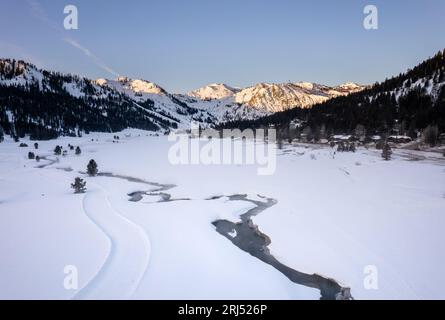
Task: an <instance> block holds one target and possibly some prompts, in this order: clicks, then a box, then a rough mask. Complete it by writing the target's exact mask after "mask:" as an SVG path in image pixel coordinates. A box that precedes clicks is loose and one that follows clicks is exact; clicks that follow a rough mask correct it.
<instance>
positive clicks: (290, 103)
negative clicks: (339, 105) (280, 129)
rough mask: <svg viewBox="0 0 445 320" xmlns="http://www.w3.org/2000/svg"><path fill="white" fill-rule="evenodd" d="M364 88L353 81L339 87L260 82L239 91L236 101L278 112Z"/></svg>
mask: <svg viewBox="0 0 445 320" xmlns="http://www.w3.org/2000/svg"><path fill="white" fill-rule="evenodd" d="M364 88H365V87H364V86H360V85H356V84H352V83H348V84H344V85H340V86H338V87H329V86H325V85H320V84H315V83H310V82H296V83H282V84H270V83H260V84H257V85H255V86H253V87H250V88H246V89H244V90H241V91H240V92H238V93H237V94H236V95H235V101H236V102H237V103H240V104H245V105H248V106H250V107H253V108H257V109H263V110H265V111H268V112H278V111H283V110H287V109H292V108H296V107H298V108H309V107H311V106H312V105H314V104H317V103H321V102H324V101H327V100H329V99H331V98H334V97H338V96H341V95H347V94H350V93H353V92H358V91H360V90H363V89H364Z"/></svg>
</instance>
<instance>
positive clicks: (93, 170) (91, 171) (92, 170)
mask: <svg viewBox="0 0 445 320" xmlns="http://www.w3.org/2000/svg"><path fill="white" fill-rule="evenodd" d="M97 172H98V170H97V163H96V161H94V160H93V159H91V160H90V162H88V165H87V173H88V175H90V176H92V177H94V176H95V175H97Z"/></svg>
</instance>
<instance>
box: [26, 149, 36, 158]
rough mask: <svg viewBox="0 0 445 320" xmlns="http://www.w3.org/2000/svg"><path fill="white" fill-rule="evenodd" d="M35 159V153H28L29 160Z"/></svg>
mask: <svg viewBox="0 0 445 320" xmlns="http://www.w3.org/2000/svg"><path fill="white" fill-rule="evenodd" d="M34 158H35V154H34V152H31V151H30V152H28V159H34Z"/></svg>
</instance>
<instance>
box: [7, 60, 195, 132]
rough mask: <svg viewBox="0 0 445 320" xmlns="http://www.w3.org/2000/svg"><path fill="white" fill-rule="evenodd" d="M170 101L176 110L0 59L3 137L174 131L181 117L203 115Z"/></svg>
mask: <svg viewBox="0 0 445 320" xmlns="http://www.w3.org/2000/svg"><path fill="white" fill-rule="evenodd" d="M165 100H167V101H168V103H169V105H170V106H171V108H174V110H175V114H173V115H172V114H170V113H167V112H166V111H163V110H160V108H156V103H155V101H153V100H151V99H150V98H144V99H143V101H142V99H139V100H137V101H136V100H135V99H134V98H133V97H130V96H129V95H128V94H127V93H126V92H121V91H119V90H116V89H115V88H113V87H110V86H106V85H99V84H98V83H97V82H95V81H94V80H89V79H86V78H81V77H78V76H75V75H71V74H61V73H57V72H49V71H46V70H40V69H38V68H36V67H35V66H34V65H32V64H29V63H26V62H24V61H17V60H13V59H0V136H3V135H5V134H7V135H11V136H13V137H23V136H24V135H27V134H28V135H30V137H31V139H35V140H40V139H51V138H56V137H58V136H60V135H71V136H73V135H81V134H82V133H88V132H90V131H98V132H116V131H120V130H123V129H126V128H138V129H144V130H152V131H168V130H170V129H175V128H177V127H178V123H180V121H181V120H180V119H179V118H180V117H182V118H187V119H188V118H191V117H192V116H193V117H195V116H196V117H199V116H201V115H200V114H199V113H198V110H195V109H193V108H191V107H189V106H187V105H186V104H185V103H182V102H181V101H175V100H174V99H173V98H172V97H165ZM0 139H1V137H0Z"/></svg>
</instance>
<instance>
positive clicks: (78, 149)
mask: <svg viewBox="0 0 445 320" xmlns="http://www.w3.org/2000/svg"><path fill="white" fill-rule="evenodd" d="M81 153H82V150H80V148H79V147H76V154H77V155H79V154H81Z"/></svg>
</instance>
